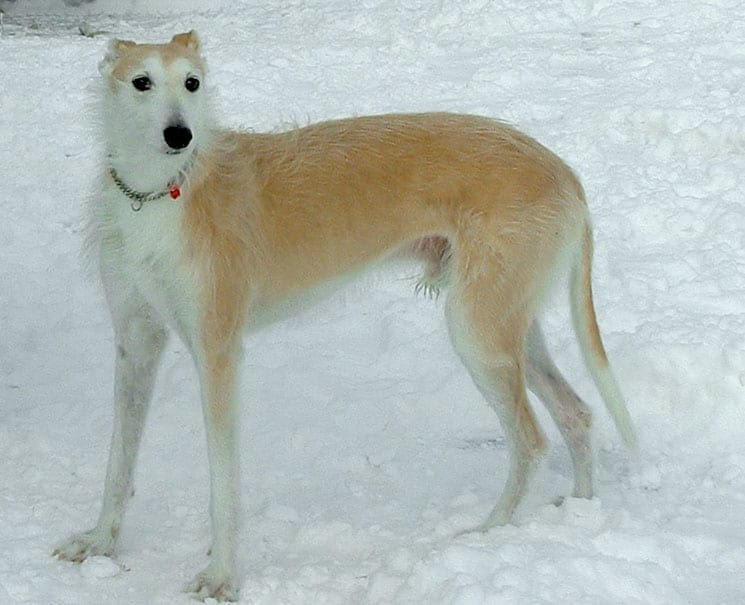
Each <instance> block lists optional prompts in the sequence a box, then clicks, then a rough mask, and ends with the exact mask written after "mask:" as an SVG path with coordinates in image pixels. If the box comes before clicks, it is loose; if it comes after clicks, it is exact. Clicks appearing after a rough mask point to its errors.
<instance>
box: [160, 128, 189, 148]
mask: <svg viewBox="0 0 745 605" xmlns="http://www.w3.org/2000/svg"><path fill="white" fill-rule="evenodd" d="M163 138H164V139H165V140H166V144H167V145H168V146H169V147H170V148H171V149H184V148H185V147H188V146H189V143H190V142H191V130H189V129H188V128H186V126H169V127H168V128H166V129H165V130H164V131H163Z"/></svg>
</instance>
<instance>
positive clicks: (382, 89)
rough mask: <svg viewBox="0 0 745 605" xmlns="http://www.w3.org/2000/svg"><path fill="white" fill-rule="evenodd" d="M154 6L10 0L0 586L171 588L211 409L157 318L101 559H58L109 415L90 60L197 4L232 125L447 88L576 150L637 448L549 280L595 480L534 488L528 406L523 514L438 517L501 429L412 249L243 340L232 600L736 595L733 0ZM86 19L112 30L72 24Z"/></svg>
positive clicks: (196, 534) (739, 491) (740, 372)
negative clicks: (130, 483) (142, 396)
mask: <svg viewBox="0 0 745 605" xmlns="http://www.w3.org/2000/svg"><path fill="white" fill-rule="evenodd" d="M205 4H206V3H205ZM143 6H147V7H149V8H148V9H147V10H144V9H143ZM173 6H174V3H172V2H166V0H158V1H157V2H144V0H130V1H128V2H122V3H115V2H114V0H100V1H99V2H97V3H94V4H91V5H85V6H84V7H81V8H79V9H71V8H65V7H64V6H63V5H62V3H61V2H53V1H52V0H45V1H41V0H37V1H33V0H26V1H25V2H24V0H17V2H7V1H6V2H4V3H0V7H1V8H4V9H5V12H6V14H5V17H4V31H3V34H2V35H1V36H0V142H2V144H1V145H0V207H2V210H3V220H2V228H0V410H1V411H2V420H1V421H0V552H1V553H2V555H0V603H3V604H5V603H9V604H15V603H32V604H45V605H46V604H54V605H58V604H75V605H89V604H99V603H107V604H131V603H135V604H140V603H148V604H150V603H153V604H173V603H188V602H189V599H188V597H187V596H186V595H184V594H183V593H181V588H182V586H183V585H184V584H186V582H187V581H188V580H189V579H190V578H191V577H192V575H193V574H194V573H196V572H197V571H198V570H199V569H201V568H202V566H203V565H204V562H205V559H206V550H207V547H208V539H209V538H208V516H207V515H208V511H207V508H208V507H207V487H208V477H207V462H206V452H205V446H204V434H203V428H202V422H201V411H200V408H199V403H198V399H197V384H196V378H195V375H194V372H193V370H192V367H191V363H190V361H189V359H188V356H187V354H186V352H185V350H184V347H183V346H182V345H181V344H180V343H179V342H177V341H175V340H174V341H173V342H172V344H171V347H170V349H169V352H168V355H167V356H166V359H165V363H164V366H163V368H162V371H161V374H160V377H159V384H158V388H157V392H156V398H155V401H154V405H153V410H152V415H151V418H150V424H149V426H148V430H147V433H146V436H145V442H144V444H143V451H142V456H141V459H140V464H139V467H138V474H137V493H136V495H135V497H134V499H133V500H132V502H131V505H130V508H129V513H128V516H127V520H126V524H125V527H124V528H123V533H122V536H121V541H120V545H119V548H118V551H117V554H116V558H115V559H114V562H113V563H112V562H111V561H110V560H108V559H101V558H97V559H93V560H91V561H89V562H87V563H85V564H84V565H82V566H73V565H71V564H65V563H61V562H58V561H56V560H54V559H52V557H51V556H50V553H51V551H52V549H53V547H54V545H55V544H56V543H57V542H58V541H60V540H62V539H63V538H65V537H66V536H67V535H68V534H69V533H70V532H72V531H74V530H79V529H83V528H86V527H88V526H91V525H92V524H93V523H94V521H95V518H96V515H97V513H98V507H99V503H100V497H101V488H102V481H103V474H104V470H105V462H106V455H107V449H108V442H109V434H110V425H111V418H112V412H111V402H110V400H111V395H110V394H111V391H112V365H113V364H112V361H113V351H112V349H113V346H112V333H111V329H110V327H109V323H108V318H107V314H106V311H105V309H104V308H103V302H102V295H101V292H100V290H99V288H98V286H97V284H96V283H95V281H94V280H91V279H89V278H88V277H87V275H86V271H85V269H84V268H83V264H82V263H81V260H80V255H79V251H80V249H81V244H82V239H83V232H82V225H83V221H84V219H83V217H84V199H85V198H86V196H87V195H88V193H89V192H90V190H91V183H92V181H93V179H94V176H95V174H96V170H97V157H98V153H99V152H100V148H101V147H100V142H99V140H98V133H97V130H96V125H95V120H94V117H93V116H95V105H96V102H95V98H93V97H94V95H95V92H94V91H95V85H94V84H95V82H96V80H97V77H98V74H97V70H96V65H97V62H98V60H99V59H100V57H101V56H102V53H103V49H104V47H105V40H106V38H107V37H109V36H111V35H116V36H119V37H125V38H134V39H137V40H140V41H145V40H148V41H161V40H165V39H167V38H169V37H170V36H171V35H172V34H173V33H176V32H178V31H182V30H187V29H190V28H196V29H197V30H198V31H199V32H200V34H201V36H202V38H203V42H204V46H205V53H206V55H207V57H208V60H209V65H210V68H211V78H212V84H214V85H215V86H216V95H217V101H216V106H217V111H218V113H219V115H220V117H221V120H222V121H223V122H224V123H226V124H231V125H236V126H245V127H252V128H256V129H259V130H264V129H272V128H276V127H278V126H287V125H289V124H292V123H295V122H296V123H300V124H304V123H307V122H310V121H315V120H319V119H324V118H331V117H340V116H347V115H361V114H367V113H383V112H387V111H418V110H431V109H440V110H452V111H463V112H473V113H481V114H487V115H491V116H497V117H501V118H504V119H506V120H508V121H511V122H513V123H515V124H517V125H519V126H520V127H522V128H523V129H524V130H526V131H527V132H529V133H530V134H532V135H534V136H536V137H537V138H539V139H540V140H541V141H543V142H544V143H546V144H547V145H549V146H550V147H552V148H553V149H555V150H556V151H557V152H559V153H560V154H561V155H562V156H563V157H565V158H566V159H567V161H569V163H570V164H572V165H573V166H574V167H575V168H576V169H577V171H578V173H579V174H580V175H581V176H582V179H583V181H584V183H585V186H586V189H587V192H588V197H589V200H590V206H591V212H592V214H593V216H594V223H595V231H596V240H597V247H596V262H595V288H596V301H597V307H598V313H599V317H600V323H601V327H602V329H603V332H604V335H605V340H606V344H607V345H608V349H609V353H610V356H611V360H612V363H613V364H614V366H615V368H616V373H617V375H618V377H619V379H620V381H621V383H622V384H623V385H624V388H625V392H626V395H627V398H628V400H629V407H630V410H631V412H632V415H633V416H634V418H635V420H636V422H637V425H638V427H639V432H640V437H641V443H642V445H641V455H640V460H639V461H634V460H633V459H632V458H631V457H630V456H629V455H628V454H627V453H626V452H625V451H624V450H623V448H622V447H621V446H620V440H619V438H618V436H617V435H616V434H615V432H614V430H613V427H612V426H611V423H610V421H609V419H608V417H607V415H606V414H605V412H604V410H603V409H602V406H601V405H600V404H599V400H598V397H597V395H596V393H595V391H594V390H593V388H592V385H591V383H590V380H589V377H588V375H587V373H586V371H585V370H584V368H583V366H582V364H581V363H580V358H579V353H578V350H577V348H576V347H575V345H574V344H573V339H572V337H571V334H570V330H569V327H568V326H569V322H568V311H567V306H566V304H565V302H564V298H563V296H561V292H559V293H558V294H557V296H556V299H555V300H554V301H553V302H552V305H551V308H550V310H549V311H548V312H547V313H546V320H545V326H546V332H547V334H548V337H549V340H550V342H551V344H552V346H553V348H554V349H555V350H556V351H557V352H561V353H562V354H561V355H560V356H559V360H560V362H561V365H562V367H563V368H564V369H565V371H566V373H567V375H568V376H569V377H570V379H571V380H572V382H573V383H574V384H575V385H576V387H577V389H578V390H579V391H580V392H581V393H582V394H583V395H584V396H585V397H586V399H587V400H588V401H589V402H590V403H591V404H592V406H593V408H594V409H595V410H596V429H595V433H596V442H597V446H598V454H597V458H598V477H597V492H598V498H597V499H595V500H593V501H577V500H572V499H570V500H568V501H566V502H565V504H564V505H563V506H561V507H559V508H557V507H554V506H553V505H551V504H550V502H551V501H552V500H553V499H554V498H555V497H556V496H558V495H561V494H566V493H567V492H568V491H569V490H570V488H571V468H570V464H569V459H568V455H567V453H566V450H565V448H564V446H563V444H562V443H561V441H560V439H559V437H558V432H557V431H556V429H555V428H554V427H553V426H552V425H551V424H550V422H549V420H548V418H547V415H546V414H545V413H544V412H543V411H541V419H542V422H543V425H544V427H545V429H546V432H547V434H548V435H549V437H550V439H551V442H552V445H553V447H552V448H551V450H550V453H549V455H548V457H547V460H546V463H545V464H544V466H543V468H542V469H541V471H540V473H539V475H538V477H537V479H536V481H535V483H534V485H533V487H532V490H531V492H530V496H529V498H527V501H526V502H525V504H524V505H523V506H522V507H521V509H520V510H519V512H518V515H517V520H516V521H517V524H516V525H515V526H509V527H505V528H501V529H496V530H494V531H492V532H490V533H489V534H487V535H481V534H478V535H477V534H465V535H458V534H459V532H460V530H463V529H465V528H469V527H471V526H474V525H475V524H477V523H478V522H479V521H480V520H482V519H483V518H484V516H485V515H486V513H487V512H488V511H489V510H490V508H491V506H492V505H493V503H494V501H495V500H496V498H497V494H498V493H499V490H500V489H501V486H502V482H503V481H504V478H505V472H506V456H507V452H506V448H505V445H504V443H503V440H502V436H501V435H502V434H501V431H500V429H499V427H498V424H497V421H496V419H495V417H494V416H493V414H492V413H491V412H490V411H489V410H488V409H487V408H486V406H485V405H484V404H483V403H482V400H481V399H480V396H479V395H478V393H477V392H476V390H475V389H474V387H472V386H471V384H470V382H469V380H468V378H467V376H466V373H465V371H464V370H463V369H462V367H461V366H460V365H459V363H458V361H457V360H456V359H455V357H454V354H453V353H452V352H451V350H450V347H449V345H448V342H447V337H446V334H445V328H444V323H443V319H442V308H441V307H442V303H441V302H440V303H435V302H432V301H428V300H425V299H422V298H416V297H415V296H414V294H413V287H412V286H413V283H412V281H411V280H410V279H409V277H410V276H411V275H413V274H414V273H415V270H414V269H413V268H398V269H392V270H389V271H381V272H377V273H375V274H374V275H372V276H369V277H367V278H365V279H364V280H362V281H360V282H358V283H356V284H353V285H352V286H351V287H349V288H348V289H347V290H345V291H344V292H342V293H340V294H339V295H337V296H335V297H333V298H332V299H331V300H329V301H327V302H325V303H323V304H322V305H320V306H318V307H316V308H314V309H313V310H311V311H308V312H306V313H305V314H303V315H302V316H300V317H297V318H294V319H290V320H288V321H286V322H284V323H281V324H277V325H275V326H273V327H270V328H268V329H266V330H264V331H263V332H260V333H259V334H256V335H254V336H253V337H251V338H250V339H248V340H247V341H246V353H247V354H246V363H245V375H244V380H243V400H244V407H243V410H244V413H243V437H242V444H243V446H242V453H243V468H244V476H243V484H242V493H243V502H244V511H245V524H244V530H243V536H242V541H241V547H240V556H241V570H242V574H243V576H242V588H241V601H242V602H244V603H262V604H285V603H286V604H309V603H313V604H325V603H333V604H348V603H349V604H351V603H354V604H356V603H370V604H393V603H399V604H404V603H405V604H410V603H411V604H420V603H422V604H423V603H428V604H429V603H431V604H451V603H452V604H455V603H458V604H462V605H471V604H479V603H499V604H505V603H507V604H508V603H519V604H525V603H531V604H532V603H546V604H555V603H583V604H595V603H597V604H600V603H603V604H606V603H624V604H628V603H671V604H675V603H693V604H709V603H717V604H725V603H727V604H737V603H742V602H745V574H743V571H744V570H745V522H744V521H743V519H742V518H743V516H745V352H744V351H745V210H744V206H743V198H744V197H745V154H744V153H743V152H744V151H745V127H744V126H743V125H744V124H745V104H744V103H743V102H742V98H743V92H744V90H745V89H744V83H745V51H744V50H743V40H745V8H744V7H743V5H742V3H741V2H739V0H711V1H710V2H707V3H700V4H699V3H691V2H688V1H687V0H670V1H668V2H660V3H650V2H646V1H641V0H638V1H637V0H618V1H616V2H611V1H610V0H597V1H593V0H564V1H563V2H562V1H560V0H534V1H532V2H522V1H519V0H511V1H510V0H502V1H499V2H496V1H495V2H488V1H487V0H463V1H461V2H457V3H455V2H453V3H448V2H440V3H431V2H427V1H426V0H407V1H406V2H396V1H393V0H387V1H384V0H380V1H375V0H363V1H362V2H351V1H345V0H326V1H321V0H311V1H308V2H301V1H299V0H294V1H293V0H291V1H288V2H281V3H280V2H276V3H256V2H248V1H247V0H244V1H243V2H227V1H223V2H217V3H213V4H211V5H210V6H211V7H212V8H211V9H210V10H202V11H201V12H200V10H199V4H198V3H196V2H191V3H190V4H188V5H187V4H184V5H183V8H182V9H181V10H176V9H174V8H172V7H173ZM50 7H51V8H50ZM153 7H155V8H153ZM166 7H168V8H166ZM158 8H162V9H163V10H162V13H159V12H158ZM91 11H99V13H93V14H92V13H91ZM104 11H106V12H107V13H108V14H109V15H113V16H104V15H103V12H104ZM52 12H56V13H57V16H53V15H52ZM114 13H115V14H114ZM84 21H85V22H87V23H88V30H89V31H93V32H99V31H100V32H103V33H100V34H98V35H96V36H95V37H93V38H86V37H83V36H80V35H79V34H78V26H79V25H80V24H81V23H83V22H84Z"/></svg>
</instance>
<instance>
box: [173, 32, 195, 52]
mask: <svg viewBox="0 0 745 605" xmlns="http://www.w3.org/2000/svg"><path fill="white" fill-rule="evenodd" d="M171 44H180V45H181V46H185V47H186V48H191V49H192V50H199V36H197V32H195V31H194V30H191V31H190V32H186V33H185V34H176V35H175V36H174V37H173V38H171Z"/></svg>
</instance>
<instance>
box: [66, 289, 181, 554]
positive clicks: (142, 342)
mask: <svg viewBox="0 0 745 605" xmlns="http://www.w3.org/2000/svg"><path fill="white" fill-rule="evenodd" d="M116 298H117V293H112V292H109V302H110V305H111V310H112V313H113V316H114V326H115V330H116V370H115V385H114V431H113V436H112V439H111V450H110V453H109V462H108V470H107V472H106V483H105V487H104V496H103V504H102V506H101V513H100V515H99V519H98V523H97V525H96V527H94V528H93V529H92V530H90V531H87V532H84V533H81V534H77V535H74V536H72V537H71V538H70V539H69V540H68V541H67V542H65V543H64V544H62V545H60V546H59V547H58V548H57V549H56V550H55V551H54V554H55V556H57V557H59V558H60V559H65V560H68V561H74V562H76V563H80V562H82V561H84V560H85V559H86V558H87V557H89V556H91V555H106V556H108V555H111V553H112V551H113V549H114V545H115V543H116V539H117V537H118V535H119V528H120V526H121V522H122V517H123V515H124V509H125V505H126V503H127V500H128V499H129V497H130V495H131V493H132V474H133V469H134V464H135V461H136V458H137V451H138V449H139V445H140V440H141V436H142V429H143V426H144V423H145V417H146V415H147V410H148V408H149V405H150V399H151V396H152V390H153V384H154V382H155V375H156V370H157V366H158V361H159V359H160V357H161V353H162V352H163V349H164V346H165V343H166V332H165V329H164V327H163V325H162V324H161V323H160V321H159V320H158V319H156V316H155V313H154V312H153V311H152V309H151V308H150V307H149V306H148V305H147V303H146V302H145V301H144V300H143V299H142V298H141V297H140V296H139V295H138V294H137V293H135V292H133V291H131V290H130V291H129V293H128V294H127V296H126V297H125V298H124V299H123V300H115V299H116Z"/></svg>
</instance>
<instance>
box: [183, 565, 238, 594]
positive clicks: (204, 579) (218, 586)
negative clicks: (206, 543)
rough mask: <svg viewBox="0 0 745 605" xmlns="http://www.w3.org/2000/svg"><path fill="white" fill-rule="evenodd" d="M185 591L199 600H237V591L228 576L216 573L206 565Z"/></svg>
mask: <svg viewBox="0 0 745 605" xmlns="http://www.w3.org/2000/svg"><path fill="white" fill-rule="evenodd" d="M186 592H187V593H189V594H190V595H192V596H193V597H194V598H195V599H197V600H199V601H204V600H205V599H215V600H216V601H220V602H225V601H228V602H234V601H237V600H238V591H237V590H236V588H235V587H234V586H233V582H232V580H231V579H230V577H229V576H222V575H220V574H216V573H215V572H214V571H212V570H211V569H210V567H207V569H205V570H204V571H203V572H202V573H200V574H199V575H198V576H197V577H196V578H194V581H193V582H192V583H191V584H189V585H188V586H187V588H186Z"/></svg>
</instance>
